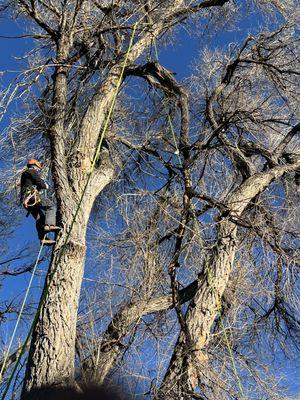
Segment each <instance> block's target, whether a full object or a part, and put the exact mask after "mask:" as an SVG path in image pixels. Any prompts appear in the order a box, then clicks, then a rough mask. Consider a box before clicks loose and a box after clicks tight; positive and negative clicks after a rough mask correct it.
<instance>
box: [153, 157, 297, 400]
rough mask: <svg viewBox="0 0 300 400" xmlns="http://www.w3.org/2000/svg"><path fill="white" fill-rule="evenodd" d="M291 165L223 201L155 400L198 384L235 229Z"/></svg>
mask: <svg viewBox="0 0 300 400" xmlns="http://www.w3.org/2000/svg"><path fill="white" fill-rule="evenodd" d="M299 166H300V161H299V160H297V162H295V164H294V165H290V166H277V167H274V168H272V169H271V170H269V171H267V172H264V173H262V172H258V173H256V174H254V175H253V176H251V177H250V178H248V179H247V180H246V181H245V182H244V183H243V184H242V185H241V186H240V187H239V188H237V189H236V190H235V191H234V192H233V193H232V194H231V195H230V196H229V198H228V199H227V202H226V206H227V208H228V215H227V216H226V217H223V218H222V217H221V219H220V222H219V224H218V225H219V228H218V239H217V243H216V245H215V248H214V251H213V253H212V256H211V258H210V260H209V263H208V265H207V267H206V268H205V273H204V275H203V276H201V277H200V279H199V282H198V288H199V289H198V290H197V293H196V295H195V297H194V299H193V300H192V302H191V303H190V305H189V308H188V311H187V314H186V327H187V332H184V331H181V333H180V335H179V338H178V340H177V344H176V347H175V350H174V352H173V355H172V358H171V361H170V365H169V367H168V370H167V372H166V375H165V377H164V380H163V382H162V385H161V388H160V395H159V399H164V400H167V399H168V400H169V399H170V400H172V399H174V398H179V399H182V400H185V399H186V400H188V399H190V398H191V393H193V392H194V389H195V387H196V386H197V385H198V383H199V377H200V374H199V371H201V364H203V363H204V362H205V360H206V355H205V352H204V347H205V345H206V344H207V343H208V341H209V337H210V330H211V327H212V325H213V323H214V321H215V318H216V315H217V312H218V308H219V302H220V299H221V298H222V295H223V293H224V290H225V288H226V285H227V282H228V279H229V275H230V273H231V270H232V266H233V261H234V257H235V253H236V235H237V225H236V224H235V223H234V219H235V218H240V217H241V215H242V213H243V212H244V211H245V209H246V207H247V206H248V205H249V204H250V203H251V201H252V199H254V198H255V197H256V196H257V195H258V194H259V193H260V192H262V191H263V190H265V189H266V188H267V187H268V186H269V185H270V183H271V182H272V181H273V180H275V179H278V178H279V177H281V176H282V175H283V174H284V173H286V172H288V171H295V170H297V169H298V168H299Z"/></svg>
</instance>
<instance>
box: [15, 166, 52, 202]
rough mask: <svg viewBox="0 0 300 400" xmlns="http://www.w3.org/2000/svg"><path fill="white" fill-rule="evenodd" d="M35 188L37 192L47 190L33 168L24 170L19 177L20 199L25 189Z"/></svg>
mask: <svg viewBox="0 0 300 400" xmlns="http://www.w3.org/2000/svg"><path fill="white" fill-rule="evenodd" d="M33 187H36V188H37V190H42V189H47V185H46V183H45V182H44V180H43V179H42V178H41V177H40V175H39V173H38V172H37V171H36V170H35V169H34V168H28V169H26V170H25V171H24V172H23V173H22V175H21V199H23V198H24V195H25V193H26V190H27V189H32V188H33Z"/></svg>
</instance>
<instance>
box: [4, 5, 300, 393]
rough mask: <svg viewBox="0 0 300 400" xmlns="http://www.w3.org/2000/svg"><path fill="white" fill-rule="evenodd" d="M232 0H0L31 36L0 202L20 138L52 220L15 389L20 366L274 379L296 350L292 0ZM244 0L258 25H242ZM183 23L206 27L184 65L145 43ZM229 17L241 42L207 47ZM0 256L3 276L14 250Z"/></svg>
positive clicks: (47, 378)
mask: <svg viewBox="0 0 300 400" xmlns="http://www.w3.org/2000/svg"><path fill="white" fill-rule="evenodd" d="M237 3H239V2H233V1H230V0H207V1H187V0H186V1H184V0H176V1H175V0H173V1H168V0H166V1H161V0H160V1H159V0H151V1H150V0H149V1H146V0H143V1H142V0H136V1H121V0H115V1H112V0H110V1H108V0H107V1H97V0H89V1H88V0H86V1H85V0H64V1H60V0H47V1H46V0H14V1H13V2H9V1H2V2H0V4H1V5H2V13H3V15H4V16H6V17H7V18H12V19H14V18H15V19H20V20H21V21H22V22H23V23H24V27H25V28H24V33H23V34H22V35H20V36H22V37H26V38H30V40H31V42H30V43H31V45H30V50H29V51H28V53H27V54H26V55H25V56H24V58H23V62H24V61H26V63H27V66H26V68H24V70H22V72H21V73H20V74H19V75H18V76H16V77H15V80H14V82H12V83H11V85H9V86H7V87H6V88H5V89H3V94H2V98H1V100H0V113H1V114H0V117H1V118H2V116H4V115H5V113H7V112H8V110H10V109H11V108H10V107H11V104H12V102H13V101H15V104H17V105H19V106H20V105H22V108H21V112H18V113H16V114H15V115H14V117H13V118H12V119H11V124H10V126H8V127H7V129H6V130H5V132H3V135H2V136H1V139H0V140H1V144H2V150H1V157H2V159H3V158H4V157H6V160H7V154H8V153H10V154H12V157H11V158H8V160H7V164H6V165H5V168H3V170H4V172H5V180H4V184H3V186H1V190H2V193H1V196H2V198H3V199H5V201H6V203H5V204H6V205H5V208H6V207H7V204H8V203H7V202H8V201H11V199H12V198H13V196H15V190H16V187H15V184H14V183H15V180H16V179H17V177H18V176H19V173H20V171H21V169H22V168H23V166H24V160H25V159H26V158H27V157H28V155H30V154H32V152H33V151H34V153H35V156H36V157H39V158H40V159H42V160H45V164H46V166H47V167H49V170H50V172H49V174H50V179H52V181H53V186H54V190H55V197H56V199H57V206H58V219H59V222H60V223H61V224H62V225H63V226H64V233H63V234H62V235H61V237H59V238H58V240H57V245H56V246H55V248H54V252H53V254H52V257H51V262H50V267H49V273H50V275H48V277H47V278H46V286H47V296H46V298H45V301H44V303H43V305H42V308H41V312H40V315H39V318H38V321H37V323H36V325H35V327H34V332H33V336H32V340H31V348H30V351H29V355H28V359H27V367H26V372H25V378H24V374H22V373H21V374H20V376H19V377H18V379H16V385H15V393H16V395H18V393H19V392H20V390H19V387H18V385H20V384H21V383H22V382H23V383H22V384H23V391H22V393H23V394H22V395H21V396H24V394H25V393H27V392H28V391H30V390H31V389H32V388H35V387H37V386H40V385H44V384H50V385H52V384H58V385H63V384H66V383H70V380H71V381H72V382H76V385H77V387H80V386H82V385H85V384H89V383H91V382H93V383H102V382H103V381H104V380H106V382H110V381H115V379H116V376H118V377H121V378H122V379H123V380H124V379H127V378H128V379H129V380H130V382H131V383H130V385H131V386H132V387H133V389H132V390H133V392H134V394H137V393H138V392H139V391H144V393H145V395H149V396H150V397H152V398H155V399H161V400H171V399H175V398H178V399H183V400H188V399H191V398H195V399H209V400H215V399H221V398H222V399H226V400H227V399H228V400H229V399H250V398H251V399H262V398H268V399H274V400H275V399H282V398H284V396H287V395H288V394H287V393H288V391H286V390H285V388H284V385H281V382H280V381H281V380H283V381H284V377H283V372H282V371H280V369H279V367H278V365H279V364H278V362H279V360H281V361H282V360H286V359H292V360H295V358H296V354H297V352H296V350H297V347H296V343H297V335H298V334H299V316H298V315H297V311H299V310H297V308H299V307H298V305H297V304H298V297H297V296H298V295H299V288H298V292H297V283H298V284H299V281H298V280H297V279H298V275H299V261H297V251H298V248H297V236H298V234H299V217H298V215H297V210H298V209H297V207H299V184H300V152H299V129H300V125H299V121H298V119H297V118H298V115H297V112H298V110H297V98H298V93H297V91H298V82H299V61H298V58H299V57H297V41H296V35H295V24H294V21H293V20H294V16H295V14H296V6H295V4H294V3H293V1H288V0H286V1H277V0H269V1H250V0H249V1H248V2H246V1H245V2H241V4H237ZM251 13H256V14H255V15H256V16H257V15H258V16H259V18H260V19H261V20H262V22H261V25H262V26H260V27H258V26H255V27H253V32H251V33H249V34H248V35H245V34H244V33H243V21H245V20H243V16H244V17H245V15H249V14H251ZM249 18H250V17H249ZM250 19H251V18H250ZM270 21H271V23H270ZM134 27H136V34H135V36H134V44H133V47H132V49H131V51H130V52H129V53H127V49H128V46H129V42H130V38H132V32H133V29H134ZM182 27H184V28H185V29H186V30H187V31H188V32H189V33H190V34H191V37H192V36H193V34H195V35H197V36H198V39H199V41H203V42H205V41H206V40H207V42H208V43H210V44H209V45H207V46H206V47H205V46H204V45H203V46H201V48H202V51H201V54H200V55H199V54H198V55H197V54H195V57H194V61H193V66H192V67H193V68H192V72H191V74H190V76H189V77H187V78H185V79H184V80H183V81H180V80H179V79H177V78H176V71H174V72H173V71H170V70H169V69H168V68H166V67H165V66H164V65H163V64H162V63H161V62H160V52H162V53H165V52H167V51H169V50H170V51H171V47H172V46H173V47H174V48H175V49H176V48H177V46H178V42H180V41H181V40H182V38H183V34H182V30H181V29H182ZM227 27H231V28H232V27H234V28H235V29H238V28H239V29H241V32H242V33H241V35H240V39H239V42H238V43H231V44H230V45H228V47H226V48H225V49H224V50H218V49H216V46H215V45H214V39H215V36H214V35H215V33H216V32H218V31H219V32H220V31H221V32H222V31H225V30H226V28H227ZM180 32H181V33H180ZM242 37H243V40H242V39H241V38H242ZM208 39H209V40H208ZM191 40H192V39H191ZM193 40H194V39H193ZM126 56H128V59H127V65H126V69H125V72H124V76H123V83H122V89H121V91H120V93H119V96H118V100H117V103H116V106H115V109H114V113H113V116H112V118H111V120H110V124H109V129H108V131H107V133H106V135H105V139H104V141H103V145H102V150H101V153H100V157H99V159H98V160H97V164H96V168H95V170H94V171H93V172H92V174H91V175H89V174H90V168H91V163H92V159H93V157H94V154H95V150H96V147H97V144H98V141H99V137H100V134H101V132H102V129H103V126H104V124H105V121H106V118H107V115H108V112H109V108H110V106H111V102H112V99H113V95H114V93H115V90H116V87H117V82H118V79H119V77H120V74H121V71H122V65H123V64H124V59H125V57H126ZM10 163H11V165H12V166H13V168H8V167H9V165H10ZM87 179H90V180H89V185H88V188H87V191H86V195H85V197H84V199H83V202H82V207H81V209H80V211H79V213H78V216H77V220H76V222H75V224H74V226H73V229H72V233H71V235H70V238H69V241H68V243H67V245H66V249H65V251H64V255H63V256H62V257H61V256H60V255H59V251H60V248H61V246H62V245H63V243H64V240H65V238H66V236H65V232H66V231H67V230H68V228H69V227H70V224H71V221H72V218H73V216H74V213H75V210H76V205H77V203H78V201H79V199H80V196H81V193H82V190H83V188H84V185H85V182H86V181H87ZM1 211H2V210H1ZM2 214H3V213H2ZM15 216H16V212H15V211H12V217H13V218H12V219H13V220H12V221H9V219H8V220H7V226H8V227H12V228H13V227H15V221H16V219H15ZM19 217H20V215H19ZM1 218H2V217H1ZM86 249H88V251H87V252H86ZM20 257H21V255H20ZM6 260H7V259H6ZM6 260H5V261H4V262H3V265H2V264H1V263H0V267H1V268H2V267H3V268H5V270H4V271H3V272H2V273H1V272H0V275H2V276H6V275H9V274H14V273H15V274H16V275H17V274H19V273H25V272H28V271H29V270H30V268H29V267H27V268H26V266H24V268H23V266H22V268H19V269H8V268H7V265H8V264H9V262H10V261H11V260H7V261H6ZM13 261H14V260H12V262H13ZM84 265H85V272H84ZM83 272H84V275H83ZM51 274H53V275H51ZM49 276H50V277H49ZM53 276H54V278H53ZM82 282H83V287H82V290H81V297H80V298H79V293H80V286H81V283H82ZM78 304H79V306H78ZM75 327H77V328H75ZM44 338H46V340H44ZM18 348H19V346H17V345H16V348H15V351H16V352H18ZM15 354H16V353H13V354H12V355H11V358H10V360H11V362H10V364H9V365H8V367H9V366H10V365H11V364H13V363H14V362H15V359H16V357H15ZM282 362H283V361H282ZM274 366H275V368H274ZM7 371H8V373H9V371H10V369H9V368H8V370H7ZM121 378H120V379H121ZM137 380H138V381H139V382H138V383H136V382H137ZM134 385H136V386H137V389H136V388H135V389H134Z"/></svg>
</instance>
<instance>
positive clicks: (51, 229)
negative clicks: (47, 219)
mask: <svg viewBox="0 0 300 400" xmlns="http://www.w3.org/2000/svg"><path fill="white" fill-rule="evenodd" d="M60 230H61V227H60V226H56V225H45V226H44V231H45V232H58V231H60Z"/></svg>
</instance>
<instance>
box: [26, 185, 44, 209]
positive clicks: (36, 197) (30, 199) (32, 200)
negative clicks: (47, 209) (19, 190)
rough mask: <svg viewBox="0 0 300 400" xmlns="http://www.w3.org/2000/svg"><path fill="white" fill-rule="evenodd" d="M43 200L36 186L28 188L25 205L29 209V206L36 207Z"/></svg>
mask: <svg viewBox="0 0 300 400" xmlns="http://www.w3.org/2000/svg"><path fill="white" fill-rule="evenodd" d="M40 202H41V198H40V194H39V191H38V190H37V188H36V187H34V188H30V189H27V190H26V192H25V197H24V199H23V202H22V204H23V206H24V207H25V208H26V209H27V208H28V207H34V206H36V205H37V204H38V203H40Z"/></svg>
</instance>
